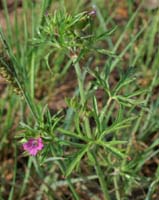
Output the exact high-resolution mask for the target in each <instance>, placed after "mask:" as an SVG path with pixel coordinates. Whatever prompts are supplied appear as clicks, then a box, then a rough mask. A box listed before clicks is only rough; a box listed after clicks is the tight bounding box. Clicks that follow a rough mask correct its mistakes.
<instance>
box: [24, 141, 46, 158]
mask: <svg viewBox="0 0 159 200" xmlns="http://www.w3.org/2000/svg"><path fill="white" fill-rule="evenodd" d="M43 146H44V145H43V141H42V139H41V138H40V137H39V138H30V139H29V140H28V141H27V142H26V143H24V144H23V148H24V150H25V151H27V152H28V153H29V154H30V155H32V156H36V154H37V153H38V151H40V150H41V149H42V148H43Z"/></svg>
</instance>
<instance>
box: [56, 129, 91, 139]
mask: <svg viewBox="0 0 159 200" xmlns="http://www.w3.org/2000/svg"><path fill="white" fill-rule="evenodd" d="M58 131H59V132H61V133H63V134H64V135H67V136H70V137H73V138H77V139H80V140H83V141H85V142H89V141H90V140H91V139H89V138H87V137H86V136H81V135H78V134H77V133H73V132H71V131H68V130H65V129H63V128H58Z"/></svg>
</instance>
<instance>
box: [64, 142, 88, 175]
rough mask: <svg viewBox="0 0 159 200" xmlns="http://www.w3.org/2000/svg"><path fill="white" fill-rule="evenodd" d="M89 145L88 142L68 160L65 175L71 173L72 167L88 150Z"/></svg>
mask: <svg viewBox="0 0 159 200" xmlns="http://www.w3.org/2000/svg"><path fill="white" fill-rule="evenodd" d="M89 146H90V145H89V144H88V145H86V146H85V147H83V148H82V149H81V150H80V151H78V152H77V153H76V157H74V158H73V160H72V161H71V162H70V164H69V165H68V166H67V170H66V176H69V175H70V174H71V173H72V171H73V169H74V168H75V167H76V166H77V165H78V164H79V162H80V160H81V159H82V157H83V156H84V154H85V153H86V152H87V151H88V149H89Z"/></svg>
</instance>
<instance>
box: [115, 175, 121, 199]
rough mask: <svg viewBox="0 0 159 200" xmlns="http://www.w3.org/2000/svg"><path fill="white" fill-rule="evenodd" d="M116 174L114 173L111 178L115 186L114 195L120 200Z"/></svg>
mask: <svg viewBox="0 0 159 200" xmlns="http://www.w3.org/2000/svg"><path fill="white" fill-rule="evenodd" d="M118 178H119V176H118V175H115V176H114V178H113V180H114V186H115V195H116V199H117V200H120V199H121V198H120V193H119V186H118Z"/></svg>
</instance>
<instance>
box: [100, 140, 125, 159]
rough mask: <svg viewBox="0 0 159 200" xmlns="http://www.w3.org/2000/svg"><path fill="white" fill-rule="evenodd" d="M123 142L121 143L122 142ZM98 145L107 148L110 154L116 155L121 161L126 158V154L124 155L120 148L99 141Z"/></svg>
mask: <svg viewBox="0 0 159 200" xmlns="http://www.w3.org/2000/svg"><path fill="white" fill-rule="evenodd" d="M120 142H121V141H120ZM97 144H98V145H100V146H103V147H105V148H106V149H107V150H108V151H109V152H110V153H112V154H114V155H115V156H116V157H118V158H119V159H121V158H124V157H125V154H124V153H122V152H121V151H120V150H119V148H115V147H113V146H111V145H110V144H109V143H106V142H103V141H97Z"/></svg>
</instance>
